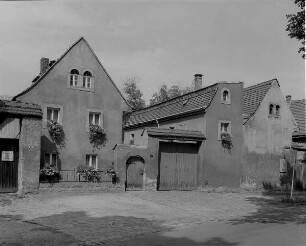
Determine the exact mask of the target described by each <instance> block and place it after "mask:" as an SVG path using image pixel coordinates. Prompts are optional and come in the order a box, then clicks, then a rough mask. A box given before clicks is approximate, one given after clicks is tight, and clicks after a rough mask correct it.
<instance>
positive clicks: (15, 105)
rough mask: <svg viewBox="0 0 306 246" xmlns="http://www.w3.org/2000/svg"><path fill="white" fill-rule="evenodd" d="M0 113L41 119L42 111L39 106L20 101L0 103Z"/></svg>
mask: <svg viewBox="0 0 306 246" xmlns="http://www.w3.org/2000/svg"><path fill="white" fill-rule="evenodd" d="M0 113H6V114H13V115H23V116H33V117H39V118H41V117H42V110H41V107H40V106H39V105H37V104H32V103H24V102H20V101H0Z"/></svg>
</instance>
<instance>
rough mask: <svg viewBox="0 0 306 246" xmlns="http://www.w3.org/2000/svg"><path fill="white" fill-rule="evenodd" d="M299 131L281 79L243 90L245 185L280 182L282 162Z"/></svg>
mask: <svg viewBox="0 0 306 246" xmlns="http://www.w3.org/2000/svg"><path fill="white" fill-rule="evenodd" d="M295 129H296V124H295V120H294V118H293V115H292V113H291V111H290V109H289V106H288V104H287V103H286V99H285V97H284V96H283V94H282V92H281V88H280V85H279V83H278V81H277V79H272V80H269V81H266V82H262V83H259V84H255V85H253V86H250V87H246V88H244V89H243V139H244V145H243V159H242V162H243V173H244V179H243V184H244V185H253V186H254V185H255V186H261V185H262V182H271V183H274V182H275V183H278V182H279V172H280V159H281V158H282V155H283V151H284V147H285V146H287V145H291V136H292V133H293V131H294V130H295Z"/></svg>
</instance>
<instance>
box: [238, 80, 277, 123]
mask: <svg viewBox="0 0 306 246" xmlns="http://www.w3.org/2000/svg"><path fill="white" fill-rule="evenodd" d="M274 81H276V82H277V79H272V80H269V81H266V82H262V83H259V84H256V85H252V86H249V87H246V88H244V89H243V108H242V109H243V118H244V119H249V118H250V117H251V116H252V115H253V114H254V113H255V112H256V110H257V108H258V107H259V105H260V103H261V101H262V100H263V98H264V97H265V95H266V94H267V92H268V90H269V89H270V87H271V85H272V84H273V82H274ZM277 83H278V82H277Z"/></svg>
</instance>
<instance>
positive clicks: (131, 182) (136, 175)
mask: <svg viewBox="0 0 306 246" xmlns="http://www.w3.org/2000/svg"><path fill="white" fill-rule="evenodd" d="M144 163H145V161H144V159H143V158H142V157H141V156H131V157H129V158H128V159H127V161H126V189H127V190H142V189H143V188H144V179H145V166H144Z"/></svg>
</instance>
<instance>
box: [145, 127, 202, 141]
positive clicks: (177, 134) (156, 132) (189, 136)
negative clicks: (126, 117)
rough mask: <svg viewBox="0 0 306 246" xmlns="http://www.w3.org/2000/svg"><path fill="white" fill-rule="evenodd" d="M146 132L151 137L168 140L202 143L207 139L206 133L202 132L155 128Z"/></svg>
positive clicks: (149, 128)
mask: <svg viewBox="0 0 306 246" xmlns="http://www.w3.org/2000/svg"><path fill="white" fill-rule="evenodd" d="M145 130H147V132H148V135H149V136H154V137H158V138H161V139H167V140H185V141H202V140H205V139H206V137H205V135H204V133H203V132H201V131H194V130H180V129H167V128H153V127H148V128H145Z"/></svg>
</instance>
